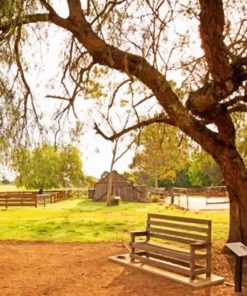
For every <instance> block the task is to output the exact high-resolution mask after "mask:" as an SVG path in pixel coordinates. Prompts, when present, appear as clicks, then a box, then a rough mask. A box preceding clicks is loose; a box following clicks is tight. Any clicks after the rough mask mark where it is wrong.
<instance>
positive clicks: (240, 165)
mask: <svg viewBox="0 0 247 296" xmlns="http://www.w3.org/2000/svg"><path fill="white" fill-rule="evenodd" d="M59 3H60V1H59ZM61 3H62V4H63V5H61V6H59V5H58V1H47V0H27V1H4V2H3V1H2V2H1V16H2V17H1V21H0V39H1V41H0V42H1V50H0V58H1V63H2V67H1V70H0V71H1V73H0V77H1V80H2V81H4V83H3V86H4V89H5V91H6V92H8V91H9V90H11V91H12V93H13V96H11V97H10V99H8V96H5V95H4V96H3V97H1V100H2V103H1V105H2V106H3V110H4V112H7V113H8V115H9V116H8V117H6V116H4V117H3V121H4V122H3V123H2V126H3V128H4V129H7V128H8V127H9V125H8V124H7V123H8V122H13V121H11V120H10V117H11V116H12V118H13V114H14V116H15V120H19V125H18V126H19V129H17V131H16V132H18V131H20V130H21V131H22V132H21V133H22V134H21V137H19V139H21V140H23V139H24V132H27V131H30V129H24V126H26V125H27V124H28V125H30V122H31V119H32V120H34V121H35V122H37V123H39V124H40V123H42V121H40V115H39V112H38V108H37V107H38V104H37V100H36V99H37V98H36V97H37V89H40V86H39V87H37V85H35V87H34V86H33V85H32V84H31V81H32V82H33V78H34V77H35V75H31V72H32V71H34V70H35V67H37V64H38V63H40V64H42V62H41V60H40V57H39V54H37V47H36V44H38V42H37V41H39V42H40V43H43V42H45V41H46V42H47V43H49V44H51V43H52V40H51V36H50V35H49V33H50V32H51V31H52V30H54V28H55V27H56V28H57V30H58V31H57V35H56V36H62V37H61V38H63V40H62V41H61V46H62V53H61V55H60V62H61V63H60V64H61V67H60V69H61V72H60V73H57V72H56V74H54V76H56V77H55V78H56V79H58V80H56V81H59V82H60V85H61V86H63V91H62V92H60V93H58V92H57V89H56V90H55V91H54V93H48V94H47V95H48V97H49V98H52V99H53V100H52V101H54V100H59V101H60V103H61V104H60V105H59V106H60V109H59V110H57V109H56V110H57V112H56V117H55V119H56V122H58V126H60V127H61V118H62V117H63V116H64V115H65V114H68V112H73V113H75V115H76V110H77V107H78V105H77V103H78V100H82V99H83V98H87V99H94V98H95V100H97V101H101V102H104V103H105V105H104V106H105V107H104V108H103V107H102V111H105V113H104V116H103V117H100V118H98V117H95V118H94V120H95V130H96V132H97V133H99V134H100V135H102V136H103V137H104V138H106V139H108V140H114V139H116V138H118V137H119V136H122V135H123V134H125V133H127V132H130V131H134V130H136V129H138V128H141V127H144V126H147V125H150V124H152V123H161V122H162V123H166V124H169V125H172V126H176V127H177V128H179V129H180V130H181V131H182V132H184V133H185V134H186V135H188V136H189V137H190V138H192V139H193V140H194V141H195V142H197V143H198V144H199V145H200V146H201V147H202V148H203V149H204V150H205V151H207V153H208V154H210V155H211V156H212V157H213V158H214V160H215V161H216V162H217V164H218V165H219V167H220V169H221V171H222V175H223V178H224V182H225V184H226V186H227V189H228V192H229V197H230V200H231V203H230V207H231V213H232V214H231V219H230V233H229V240H231V241H236V240H237V241H243V242H245V243H247V197H246V191H247V170H246V167H245V164H244V162H243V159H242V157H241V155H240V153H239V151H238V150H237V148H236V127H235V125H234V121H233V118H232V115H233V114H234V113H238V112H243V113H244V112H246V110H247V107H246V101H247V97H246V80H247V67H246V66H247V57H246V23H247V22H246V16H245V13H246V1H244V0H239V1H235V0H184V1H178V0H175V1H168V0H167V1H166V0H165V1H163V0H155V1H148V0H134V1H133V0H131V1H130V0H114V1H97V0H87V1H80V0H66V1H63V2H61ZM47 24H51V26H48V25H47ZM60 34H61V35H60ZM196 40H199V42H196ZM30 44H31V46H29V45H30ZM53 44H54V43H53ZM57 45H58V44H57V43H56V44H54V45H53V47H52V48H51V47H50V48H49V49H50V51H54V50H55V48H56V47H57ZM27 49H28V50H27ZM30 50H32V51H31V54H30ZM6 53H7V54H6ZM32 55H33V57H32ZM47 66H48V65H47V64H46V67H47ZM34 73H35V71H34ZM117 73H118V74H117ZM173 78H175V80H177V81H176V82H177V83H178V84H179V86H181V92H182V93H183V96H182V98H181V97H180V96H178V95H177V93H176V90H175V89H174V85H172V84H171V83H170V81H171V79H173ZM51 84H52V85H53V86H54V83H51ZM35 90H36V95H35ZM50 91H52V89H51V90H50ZM38 97H39V96H38ZM8 102H9V103H11V105H12V107H11V108H10V109H9V104H8ZM155 102H156V103H157V104H155ZM49 104H51V105H52V103H49ZM119 105H121V106H122V108H123V109H122V110H124V111H125V112H122V113H121V116H119V117H116V113H117V112H116V111H117V109H116V106H119ZM102 106H103V105H102ZM12 110H17V112H14V113H13V112H12ZM124 114H125V120H122V116H124ZM114 116H115V120H113V118H114ZM6 118H7V119H8V120H7V123H6V121H5V120H6ZM63 118H64V117H63ZM116 118H117V119H118V120H116ZM102 119H104V122H105V123H107V124H108V128H107V127H106V125H105V124H103V125H102V124H101V123H102V122H103V121H102ZM243 120H244V121H243V122H244V123H245V116H244V118H243ZM121 122H122V123H123V124H122V126H121V125H120V124H119V123H121ZM124 122H125V123H124ZM59 124H60V125H59ZM15 127H16V126H15ZM60 130H61V128H60ZM233 180H235V181H233Z"/></svg>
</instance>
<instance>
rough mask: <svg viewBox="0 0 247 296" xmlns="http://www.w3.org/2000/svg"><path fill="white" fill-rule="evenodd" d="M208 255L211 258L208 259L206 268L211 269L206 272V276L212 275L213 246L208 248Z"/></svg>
mask: <svg viewBox="0 0 247 296" xmlns="http://www.w3.org/2000/svg"><path fill="white" fill-rule="evenodd" d="M207 255H208V256H209V258H207V259H206V268H207V269H208V270H209V271H208V272H207V273H206V277H207V278H208V277H211V248H207Z"/></svg>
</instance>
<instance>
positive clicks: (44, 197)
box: [0, 190, 71, 209]
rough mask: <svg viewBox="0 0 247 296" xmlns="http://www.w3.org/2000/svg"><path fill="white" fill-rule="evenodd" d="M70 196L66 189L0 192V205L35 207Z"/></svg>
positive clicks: (6, 206)
mask: <svg viewBox="0 0 247 296" xmlns="http://www.w3.org/2000/svg"><path fill="white" fill-rule="evenodd" d="M70 196H71V194H70V192H69V191H68V190H67V191H45V192H44V193H42V194H39V193H37V192H27V191H26V192H1V193H0V207H5V208H6V209H8V207H21V206H23V207H35V208H37V206H38V205H43V206H44V207H45V206H46V204H47V203H56V202H59V201H62V200H65V199H68V198H69V197H70Z"/></svg>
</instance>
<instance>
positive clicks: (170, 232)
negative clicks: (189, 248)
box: [148, 227, 207, 241]
mask: <svg viewBox="0 0 247 296" xmlns="http://www.w3.org/2000/svg"><path fill="white" fill-rule="evenodd" d="M148 230H149V234H152V233H154V234H156V233H161V234H168V235H172V236H178V237H181V238H189V239H192V240H196V241H198V240H199V241H206V240H207V237H206V236H205V235H204V236H203V235H198V234H194V233H188V232H181V231H174V230H169V229H163V228H153V227H150V228H149V229H148Z"/></svg>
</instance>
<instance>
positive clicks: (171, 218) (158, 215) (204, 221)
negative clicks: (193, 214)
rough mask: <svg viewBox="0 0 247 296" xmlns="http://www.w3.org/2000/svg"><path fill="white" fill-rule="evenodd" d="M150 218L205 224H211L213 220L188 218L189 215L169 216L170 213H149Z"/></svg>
mask: <svg viewBox="0 0 247 296" xmlns="http://www.w3.org/2000/svg"><path fill="white" fill-rule="evenodd" d="M148 218H155V219H161V220H171V221H180V222H185V223H196V224H205V225H210V224H211V220H205V219H197V218H188V217H176V216H168V215H160V214H148Z"/></svg>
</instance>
